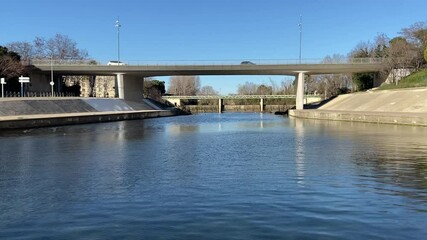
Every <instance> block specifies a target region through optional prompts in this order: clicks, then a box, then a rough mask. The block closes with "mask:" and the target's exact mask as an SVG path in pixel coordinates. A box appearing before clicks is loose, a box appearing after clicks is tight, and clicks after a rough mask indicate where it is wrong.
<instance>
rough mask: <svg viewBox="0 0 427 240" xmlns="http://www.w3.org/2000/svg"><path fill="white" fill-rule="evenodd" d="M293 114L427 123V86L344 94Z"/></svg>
mask: <svg viewBox="0 0 427 240" xmlns="http://www.w3.org/2000/svg"><path fill="white" fill-rule="evenodd" d="M289 116H291V117H297V118H310V119H321V120H334V121H354V122H370V123H384V124H401V125H416V126H427V88H414V89H399V90H383V91H369V92H363V93H353V94H345V95H340V96H338V97H337V98H335V99H333V100H331V101H330V102H328V103H326V104H325V105H323V106H320V107H319V108H318V109H307V110H289Z"/></svg>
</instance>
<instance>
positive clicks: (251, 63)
mask: <svg viewBox="0 0 427 240" xmlns="http://www.w3.org/2000/svg"><path fill="white" fill-rule="evenodd" d="M240 64H242V65H255V63H253V62H251V61H243V62H241V63H240Z"/></svg>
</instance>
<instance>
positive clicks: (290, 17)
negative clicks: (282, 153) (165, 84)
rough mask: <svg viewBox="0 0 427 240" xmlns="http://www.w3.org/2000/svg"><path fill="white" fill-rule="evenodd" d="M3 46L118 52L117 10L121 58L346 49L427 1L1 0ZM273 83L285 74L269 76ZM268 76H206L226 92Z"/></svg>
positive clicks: (410, 19) (418, 12)
mask: <svg viewBox="0 0 427 240" xmlns="http://www.w3.org/2000/svg"><path fill="white" fill-rule="evenodd" d="M0 6H1V11H0V16H1V19H2V20H1V21H0V45H5V44H7V43H10V42H13V41H32V40H33V39H34V38H35V37H36V36H38V37H45V38H50V37H52V36H54V35H55V34H56V33H61V34H64V35H68V36H69V37H70V38H72V39H73V40H75V41H76V42H77V43H78V47H79V48H83V49H86V50H87V51H88V52H89V55H90V57H91V58H93V59H96V60H99V61H102V62H106V61H108V60H115V59H117V29H116V28H115V21H116V19H117V18H118V17H120V22H121V24H122V27H121V29H120V42H121V44H120V46H121V47H120V48H121V51H120V53H121V60H123V61H125V62H126V61H127V62H129V63H131V64H132V63H133V62H134V63H136V62H148V61H152V62H161V61H164V60H176V61H177V63H179V61H184V60H185V61H199V60H205V61H206V62H216V61H218V62H221V61H224V62H229V61H230V60H233V61H236V62H237V63H238V62H240V61H243V60H254V61H257V60H259V59H261V60H262V59H267V60H269V59H298V57H299V27H298V23H299V18H300V15H302V19H303V34H302V58H303V59H320V58H323V57H325V56H326V55H332V54H334V53H338V54H343V55H346V54H347V53H348V52H349V51H351V50H352V49H353V48H354V47H355V46H356V45H357V44H358V43H359V42H361V41H368V40H372V39H373V38H374V36H376V35H377V34H378V33H385V34H387V35H388V36H389V37H394V36H396V35H398V32H399V31H400V29H401V28H403V27H408V26H410V25H411V24H413V23H415V22H418V21H426V20H427V0H351V1H350V0H114V1H112V0H72V1H71V0H3V1H1V5H0ZM271 78H272V79H273V80H275V81H276V82H278V83H280V81H281V80H282V79H283V78H284V77H277V76H276V77H274V76H273V77H271ZM269 79H270V77H269V76H255V77H254V76H252V77H251V76H240V77H227V76H224V77H223V76H215V77H213V76H211V77H201V80H202V85H211V86H213V87H214V88H215V89H216V90H218V91H219V90H221V93H223V94H228V93H232V92H235V91H236V89H237V85H238V84H241V83H244V82H245V81H252V82H256V83H269Z"/></svg>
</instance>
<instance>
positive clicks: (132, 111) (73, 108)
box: [0, 98, 177, 129]
mask: <svg viewBox="0 0 427 240" xmlns="http://www.w3.org/2000/svg"><path fill="white" fill-rule="evenodd" d="M174 115H177V114H176V113H175V112H174V111H170V110H157V109H155V110H153V108H152V107H151V106H149V105H147V104H146V103H144V102H128V101H124V100H121V99H96V98H22V99H2V100H1V101H0V129H17V128H33V127H46V126H58V125H69V124H82V123H96V122H108V121H120V120H131V119H143V118H153V117H166V116H174Z"/></svg>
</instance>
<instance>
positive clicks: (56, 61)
mask: <svg viewBox="0 0 427 240" xmlns="http://www.w3.org/2000/svg"><path fill="white" fill-rule="evenodd" d="M384 61H385V59H384V58H343V59H339V60H332V61H326V60H325V59H314V58H313V59H310V58H309V59H301V61H300V60H299V59H231V60H127V61H123V64H124V66H183V65H196V66H197V65H232V66H235V65H242V66H243V65H244V66H250V65H281V64H284V65H285V64H286V65H293V64H295V65H299V64H366V63H382V62H384ZM108 62H109V61H105V60H94V59H76V60H75V59H32V60H28V61H25V62H23V64H25V65H39V66H50V65H54V66H57V65H69V66H73V65H77V66H90V65H101V66H106V65H108ZM113 65H114V64H113ZM114 66H116V67H117V65H114Z"/></svg>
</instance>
